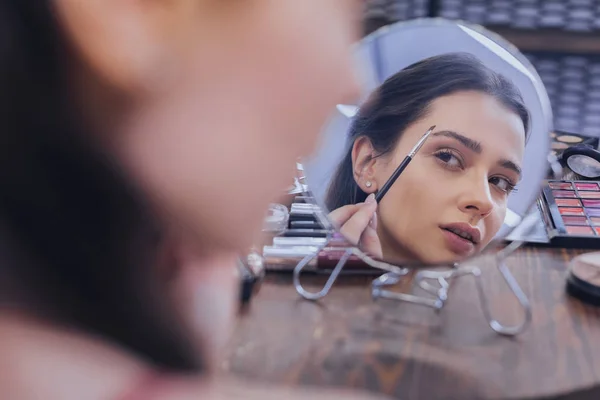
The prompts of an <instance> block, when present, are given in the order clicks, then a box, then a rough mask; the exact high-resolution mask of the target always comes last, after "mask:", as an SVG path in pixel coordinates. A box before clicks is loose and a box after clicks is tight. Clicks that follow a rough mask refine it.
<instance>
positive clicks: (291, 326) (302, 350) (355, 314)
mask: <svg viewBox="0 0 600 400" xmlns="http://www.w3.org/2000/svg"><path fill="white" fill-rule="evenodd" d="M579 253H581V251H577V250H564V249H543V248H524V249H520V250H519V251H518V252H516V253H515V254H514V255H513V256H511V257H510V258H509V259H508V261H507V265H508V266H509V268H510V270H511V271H512V273H513V274H514V276H515V278H516V279H517V281H518V282H519V284H520V285H521V287H522V288H523V290H524V292H525V293H526V294H527V296H528V297H529V300H530V301H531V304H532V307H533V322H532V324H531V325H530V326H529V328H528V330H527V331H526V332H524V333H523V334H521V335H520V336H517V337H515V338H507V337H502V336H499V335H497V334H496V333H494V332H493V331H492V330H491V329H490V328H489V326H488V325H487V322H486V320H485V319H484V317H483V313H482V311H481V307H480V305H479V300H478V297H477V293H476V289H475V285H474V283H473V278H472V277H465V278H461V279H459V280H457V281H455V283H454V284H453V286H452V287H451V290H450V300H449V301H448V303H447V304H446V306H445V308H444V309H443V310H441V311H440V312H439V313H436V312H435V311H434V310H432V309H429V308H425V307H421V306H417V305H412V304H406V303H398V302H391V301H387V300H378V301H377V302H374V301H372V300H371V297H370V282H371V280H372V279H373V278H372V277H371V278H366V277H345V278H343V279H342V280H341V281H340V282H338V283H337V284H336V285H335V286H334V287H333V289H332V291H331V292H330V294H329V295H328V296H327V297H326V298H324V299H322V300H320V301H319V302H310V301H307V300H303V299H301V298H300V297H299V296H298V295H297V294H296V292H295V290H294V288H293V286H292V282H291V276H290V275H285V274H280V275H269V276H267V278H266V281H265V282H264V283H263V285H262V288H261V290H260V292H259V293H258V294H257V296H256V297H255V298H254V299H253V300H252V304H251V306H250V308H249V310H248V311H247V312H245V313H244V314H243V315H241V316H240V320H239V325H238V327H237V331H236V334H235V336H234V338H233V340H232V342H231V345H230V350H229V357H228V359H227V361H226V362H225V363H224V365H223V369H224V370H226V371H229V372H232V373H234V374H236V375H238V376H243V377H246V378H251V379H253V380H255V381H258V382H261V381H264V382H269V383H279V384H289V385H317V386H329V387H332V386H333V387H335V386H338V387H340V386H344V387H356V388H361V389H364V390H368V391H372V392H377V393H386V394H388V395H391V396H392V397H393V398H401V399H426V400H431V399H461V400H467V399H529V398H531V399H541V398H544V399H546V398H565V399H566V398H569V399H570V398H574V399H595V400H598V399H600V309H599V308H594V307H590V306H586V305H584V304H582V303H580V302H579V301H577V300H574V299H571V298H569V297H567V295H566V294H565V290H564V287H565V276H566V268H567V263H568V261H569V260H570V259H571V258H572V257H573V256H575V255H577V254H579ZM473 264H476V265H478V266H480V267H481V268H482V271H483V278H484V284H485V287H486V289H487V290H488V292H489V293H490V296H491V297H490V299H491V302H492V305H493V310H494V311H495V312H496V315H498V318H499V319H500V320H501V321H502V322H505V323H510V322H513V323H514V322H518V321H519V320H520V318H521V314H520V310H519V308H518V306H517V304H516V302H515V300H514V299H513V297H512V296H511V294H510V292H509V291H508V288H507V287H506V286H505V284H504V280H503V279H502V277H501V276H500V275H499V273H498V271H497V270H496V269H495V268H494V266H493V264H492V263H491V262H490V260H489V259H488V260H485V259H484V260H480V261H473ZM305 282H307V283H308V285H307V287H309V288H310V287H315V288H316V287H317V285H322V283H323V282H324V278H323V277H315V276H307V277H306V279H305Z"/></svg>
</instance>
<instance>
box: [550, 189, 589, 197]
mask: <svg viewBox="0 0 600 400" xmlns="http://www.w3.org/2000/svg"><path fill="white" fill-rule="evenodd" d="M591 193H595V192H591ZM598 194H600V192H598ZM552 195H553V196H554V197H569V198H575V197H577V196H575V192H574V191H572V190H553V191H552ZM599 198H600V197H599Z"/></svg>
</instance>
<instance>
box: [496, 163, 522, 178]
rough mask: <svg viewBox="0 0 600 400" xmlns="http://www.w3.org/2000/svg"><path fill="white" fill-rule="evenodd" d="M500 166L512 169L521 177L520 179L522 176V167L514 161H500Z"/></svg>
mask: <svg viewBox="0 0 600 400" xmlns="http://www.w3.org/2000/svg"><path fill="white" fill-rule="evenodd" d="M498 165H499V166H501V167H502V168H506V169H510V170H512V171H514V172H516V173H517V174H518V175H519V177H520V176H521V167H519V166H518V165H517V164H516V163H515V162H514V161H510V160H500V161H498Z"/></svg>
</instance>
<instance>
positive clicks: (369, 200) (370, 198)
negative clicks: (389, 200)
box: [365, 193, 375, 204]
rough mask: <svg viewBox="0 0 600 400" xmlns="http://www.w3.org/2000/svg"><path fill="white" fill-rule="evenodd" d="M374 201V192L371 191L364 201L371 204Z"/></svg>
mask: <svg viewBox="0 0 600 400" xmlns="http://www.w3.org/2000/svg"><path fill="white" fill-rule="evenodd" d="M374 202H375V193H371V194H370V195H369V197H367V201H365V203H367V204H371V203H374Z"/></svg>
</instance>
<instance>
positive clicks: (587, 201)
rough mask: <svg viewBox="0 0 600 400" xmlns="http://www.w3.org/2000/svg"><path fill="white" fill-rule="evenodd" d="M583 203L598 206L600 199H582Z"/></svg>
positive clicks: (599, 206) (587, 205)
mask: <svg viewBox="0 0 600 400" xmlns="http://www.w3.org/2000/svg"><path fill="white" fill-rule="evenodd" d="M583 205H584V206H586V207H591V208H600V200H589V199H587V200H586V199H584V200H583Z"/></svg>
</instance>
